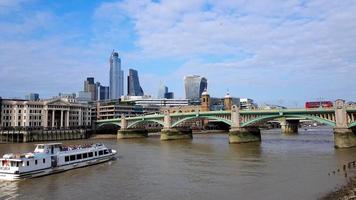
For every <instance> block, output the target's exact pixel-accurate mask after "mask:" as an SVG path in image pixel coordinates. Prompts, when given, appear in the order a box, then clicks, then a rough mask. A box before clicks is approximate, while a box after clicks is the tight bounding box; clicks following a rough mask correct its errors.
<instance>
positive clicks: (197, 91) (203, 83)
mask: <svg viewBox="0 0 356 200" xmlns="http://www.w3.org/2000/svg"><path fill="white" fill-rule="evenodd" d="M184 88H185V98H186V99H189V100H190V101H192V102H199V101H200V97H201V94H202V93H203V91H204V89H206V88H208V81H207V79H206V78H204V77H202V76H198V75H190V76H185V77H184Z"/></svg>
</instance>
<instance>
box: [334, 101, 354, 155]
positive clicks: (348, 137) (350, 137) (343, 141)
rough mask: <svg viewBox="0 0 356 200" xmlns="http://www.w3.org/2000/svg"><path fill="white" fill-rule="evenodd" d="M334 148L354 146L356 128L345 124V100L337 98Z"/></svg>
mask: <svg viewBox="0 0 356 200" xmlns="http://www.w3.org/2000/svg"><path fill="white" fill-rule="evenodd" d="M334 107H335V125H336V126H335V128H334V146H335V148H349V147H355V146H356V130H352V129H351V128H349V127H348V124H347V120H348V119H347V111H346V104H345V101H344V100H342V99H338V100H336V102H335V106H334Z"/></svg>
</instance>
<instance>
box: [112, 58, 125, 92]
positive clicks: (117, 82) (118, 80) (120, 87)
mask: <svg viewBox="0 0 356 200" xmlns="http://www.w3.org/2000/svg"><path fill="white" fill-rule="evenodd" d="M122 95H124V71H123V70H121V59H120V58H119V54H118V53H117V52H115V51H113V52H112V54H111V56H110V99H119V98H120V97H121V96H122Z"/></svg>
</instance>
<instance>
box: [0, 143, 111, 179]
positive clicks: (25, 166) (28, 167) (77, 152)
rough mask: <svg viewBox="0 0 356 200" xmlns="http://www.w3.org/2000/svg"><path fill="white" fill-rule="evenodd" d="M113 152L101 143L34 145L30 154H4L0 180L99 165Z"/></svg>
mask: <svg viewBox="0 0 356 200" xmlns="http://www.w3.org/2000/svg"><path fill="white" fill-rule="evenodd" d="M115 154H116V150H114V149H109V148H107V147H105V145H104V144H101V143H99V144H90V145H77V146H62V144H61V143H49V144H37V145H36V149H35V151H34V152H33V153H25V154H5V155H4V156H3V157H2V158H0V180H18V179H22V178H33V177H38V176H44V175H48V174H53V173H58V172H63V171H66V170H70V169H75V168H78V167H85V166H88V165H94V164H98V163H102V162H105V161H108V160H111V159H113V158H114V156H115Z"/></svg>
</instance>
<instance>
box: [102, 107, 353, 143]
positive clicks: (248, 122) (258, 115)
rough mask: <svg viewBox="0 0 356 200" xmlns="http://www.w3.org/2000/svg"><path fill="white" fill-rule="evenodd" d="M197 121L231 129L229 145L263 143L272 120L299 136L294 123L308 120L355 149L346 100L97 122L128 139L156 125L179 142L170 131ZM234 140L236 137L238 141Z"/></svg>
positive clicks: (350, 115) (349, 110)
mask: <svg viewBox="0 0 356 200" xmlns="http://www.w3.org/2000/svg"><path fill="white" fill-rule="evenodd" d="M194 119H208V120H214V121H217V122H222V123H225V124H227V125H229V126H230V127H231V129H230V134H229V135H230V137H229V138H230V142H232V143H233V142H250V140H251V141H255V140H260V135H259V130H257V129H256V126H258V124H261V123H264V122H267V121H270V120H274V119H279V120H280V121H281V126H282V130H283V132H284V133H293V132H297V130H298V123H299V121H298V120H295V119H309V120H312V121H316V122H319V123H322V124H325V125H328V126H331V127H333V128H334V132H335V133H337V134H335V146H336V147H344V146H347V147H348V146H354V145H356V137H355V134H354V133H353V132H352V129H353V128H354V127H356V108H355V107H350V108H348V107H347V106H346V104H345V102H344V101H343V100H337V101H336V102H335V107H334V108H318V109H278V110H239V109H238V107H237V106H232V109H231V110H230V111H208V112H199V111H196V112H190V113H173V114H172V113H168V112H166V113H164V114H154V115H144V116H136V117H128V118H125V117H121V118H116V119H107V120H98V121H97V125H98V126H99V127H100V126H102V125H105V124H115V125H117V126H120V131H121V132H122V133H125V134H126V135H129V134H130V133H129V132H130V130H135V129H137V128H138V127H139V125H140V124H143V123H147V122H153V123H157V124H160V125H162V127H163V130H164V131H165V132H167V131H168V133H167V134H166V136H167V135H168V136H167V137H164V138H166V139H178V138H179V137H178V136H177V134H173V135H175V137H171V138H170V137H169V135H170V134H171V133H170V132H169V131H170V130H174V129H177V128H179V127H180V126H181V125H182V123H183V122H186V121H191V120H194ZM288 119H293V120H288ZM120 131H119V133H120ZM131 132H133V131H131ZM136 132H137V130H136ZM257 132H258V133H257ZM249 133H253V134H252V135H257V138H255V139H253V138H250V139H247V140H244V136H243V135H246V134H247V135H248V134H249ZM178 135H179V134H178ZM182 135H184V134H182ZM161 136H162V135H161ZM233 136H237V138H236V137H233ZM337 136H340V137H337ZM123 138H124V137H123ZM233 138H235V139H236V140H235V139H233ZM161 139H162V137H161ZM339 143H340V144H339Z"/></svg>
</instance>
